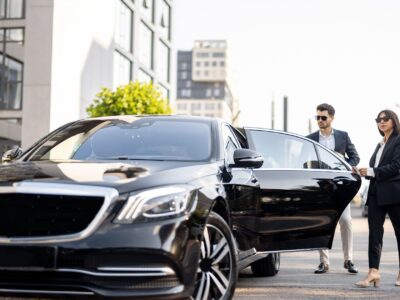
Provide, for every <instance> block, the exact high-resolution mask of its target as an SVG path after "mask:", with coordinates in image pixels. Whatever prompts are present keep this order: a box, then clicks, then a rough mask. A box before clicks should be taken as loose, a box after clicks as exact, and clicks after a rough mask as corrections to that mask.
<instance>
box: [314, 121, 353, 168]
mask: <svg viewBox="0 0 400 300" xmlns="http://www.w3.org/2000/svg"><path fill="white" fill-rule="evenodd" d="M333 136H334V137H335V151H336V152H338V153H340V154H342V155H343V156H344V158H345V159H346V161H347V162H348V163H349V165H351V166H356V165H357V164H358V163H359V162H360V157H359V156H358V153H357V150H356V147H355V146H354V144H353V143H352V142H351V140H350V137H349V134H348V133H347V132H346V131H341V130H337V129H334V130H333ZM307 137H308V138H309V139H311V140H313V141H316V142H319V130H318V131H316V132H313V133H311V134H310V135H308V136H307Z"/></svg>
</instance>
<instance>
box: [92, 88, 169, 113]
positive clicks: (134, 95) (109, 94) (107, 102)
mask: <svg viewBox="0 0 400 300" xmlns="http://www.w3.org/2000/svg"><path fill="white" fill-rule="evenodd" d="M86 111H87V113H88V114H89V116H91V117H101V116H113V115H142V114H169V113H171V107H170V106H169V104H168V100H167V99H165V98H163V96H162V94H161V92H160V90H159V89H158V88H156V87H155V86H154V85H153V84H152V83H142V82H139V81H135V82H129V83H128V84H127V85H121V86H119V87H117V89H116V90H115V91H114V92H113V91H111V90H110V89H108V88H102V89H101V92H100V93H98V94H97V95H96V98H95V99H94V101H93V104H91V105H90V106H89V107H88V108H87V109H86Z"/></svg>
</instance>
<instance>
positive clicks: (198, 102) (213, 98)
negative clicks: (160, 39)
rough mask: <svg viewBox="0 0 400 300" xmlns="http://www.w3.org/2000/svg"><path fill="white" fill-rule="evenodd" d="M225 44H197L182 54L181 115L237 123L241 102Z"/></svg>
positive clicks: (179, 81) (179, 68) (178, 102)
mask: <svg viewBox="0 0 400 300" xmlns="http://www.w3.org/2000/svg"><path fill="white" fill-rule="evenodd" d="M227 62H228V59H227V43H226V41H222V40H210V41H208V40H203V41H195V44H194V47H193V49H192V51H178V59H177V95H176V97H177V99H176V112H177V113H178V114H185V115H195V116H209V117H219V118H223V119H225V120H227V121H229V122H233V123H236V122H235V121H237V115H238V105H237V100H236V99H235V98H234V97H233V95H232V92H231V88H230V84H229V82H230V80H229V68H228V63H227Z"/></svg>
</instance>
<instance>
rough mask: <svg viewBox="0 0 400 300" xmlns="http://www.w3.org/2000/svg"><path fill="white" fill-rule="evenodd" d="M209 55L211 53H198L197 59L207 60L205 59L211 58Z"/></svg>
mask: <svg viewBox="0 0 400 300" xmlns="http://www.w3.org/2000/svg"><path fill="white" fill-rule="evenodd" d="M209 54H210V53H208V52H197V53H196V57H200V58H205V57H209Z"/></svg>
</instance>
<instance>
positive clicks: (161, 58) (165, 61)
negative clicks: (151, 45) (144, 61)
mask: <svg viewBox="0 0 400 300" xmlns="http://www.w3.org/2000/svg"><path fill="white" fill-rule="evenodd" d="M157 71H158V72H157V73H158V75H159V79H160V80H162V81H165V82H168V81H169V48H168V46H167V45H166V44H164V43H163V42H162V41H161V40H158V58H157ZM182 73H187V72H182ZM186 78H187V77H186ZM186 78H182V79H186Z"/></svg>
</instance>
